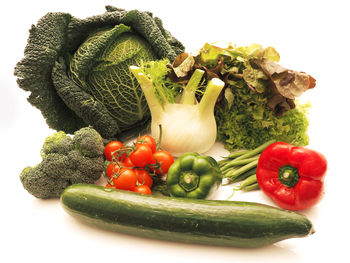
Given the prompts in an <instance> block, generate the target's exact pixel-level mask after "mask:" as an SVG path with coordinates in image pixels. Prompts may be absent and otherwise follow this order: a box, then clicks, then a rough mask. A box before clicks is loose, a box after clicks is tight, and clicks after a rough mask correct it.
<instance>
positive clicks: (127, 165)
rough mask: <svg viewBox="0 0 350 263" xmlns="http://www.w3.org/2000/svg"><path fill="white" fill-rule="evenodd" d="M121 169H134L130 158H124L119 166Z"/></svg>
mask: <svg viewBox="0 0 350 263" xmlns="http://www.w3.org/2000/svg"><path fill="white" fill-rule="evenodd" d="M120 165H121V166H123V167H134V166H135V165H134V164H133V163H132V161H131V159H130V157H126V158H125V160H124V161H123V162H122V163H121V164H120Z"/></svg>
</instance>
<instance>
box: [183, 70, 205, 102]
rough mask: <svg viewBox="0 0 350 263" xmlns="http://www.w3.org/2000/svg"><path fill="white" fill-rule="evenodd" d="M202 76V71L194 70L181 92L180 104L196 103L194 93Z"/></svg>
mask: <svg viewBox="0 0 350 263" xmlns="http://www.w3.org/2000/svg"><path fill="white" fill-rule="evenodd" d="M203 75H204V70H201V69H196V70H195V71H194V73H193V74H192V76H191V78H190V80H189V81H188V83H187V85H186V87H185V88H184V90H183V94H182V98H181V104H189V105H194V104H195V103H196V98H195V93H196V90H197V89H198V86H199V83H200V81H201V79H202V77H203Z"/></svg>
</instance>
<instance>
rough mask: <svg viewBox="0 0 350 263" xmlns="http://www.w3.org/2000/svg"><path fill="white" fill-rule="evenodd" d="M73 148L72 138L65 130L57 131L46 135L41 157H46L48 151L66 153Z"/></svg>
mask: <svg viewBox="0 0 350 263" xmlns="http://www.w3.org/2000/svg"><path fill="white" fill-rule="evenodd" d="M71 150H73V139H72V138H71V137H70V136H68V135H67V134H66V133H65V132H63V131H59V132H56V133H54V134H52V135H49V136H47V137H46V139H45V142H44V145H43V148H42V149H41V157H42V158H46V156H47V155H48V154H50V153H62V154H64V153H66V152H69V151H71Z"/></svg>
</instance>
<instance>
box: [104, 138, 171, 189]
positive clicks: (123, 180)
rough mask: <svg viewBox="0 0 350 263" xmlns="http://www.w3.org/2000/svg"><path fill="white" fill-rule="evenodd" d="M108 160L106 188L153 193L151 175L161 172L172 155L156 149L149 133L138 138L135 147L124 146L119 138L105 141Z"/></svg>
mask: <svg viewBox="0 0 350 263" xmlns="http://www.w3.org/2000/svg"><path fill="white" fill-rule="evenodd" d="M104 154H105V157H106V159H107V160H108V161H109V162H110V164H109V165H108V166H107V169H106V175H107V177H108V183H107V185H106V187H111V188H117V189H122V190H129V191H133V192H137V193H143V194H152V191H151V187H152V184H153V179H152V176H156V175H164V174H166V173H167V172H168V170H169V167H170V166H171V165H172V164H173V163H174V158H173V156H172V155H171V154H170V153H169V152H167V151H163V150H158V149H157V143H156V141H155V140H154V138H152V137H151V136H149V135H144V136H141V137H139V138H137V140H136V143H135V146H134V147H125V146H124V145H123V143H121V142H120V141H112V142H110V143H108V144H107V145H106V147H105V149H104Z"/></svg>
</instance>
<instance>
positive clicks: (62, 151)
mask: <svg viewBox="0 0 350 263" xmlns="http://www.w3.org/2000/svg"><path fill="white" fill-rule="evenodd" d="M103 149H104V145H103V141H102V137H101V136H100V134H99V133H98V132H97V131H96V130H94V129H92V128H90V127H86V128H82V129H80V130H78V131H77V132H76V133H75V134H74V136H73V138H72V137H71V136H69V135H67V134H65V133H64V132H62V131H59V132H57V133H55V134H52V135H50V136H48V137H47V138H46V140H45V142H44V145H43V148H42V149H41V156H42V158H43V159H42V161H41V163H39V164H38V165H36V166H34V167H26V168H24V169H23V171H22V173H21V175H20V180H21V182H22V184H23V187H24V188H25V189H26V190H27V191H28V192H29V193H30V194H32V195H34V196H35V197H37V198H42V199H48V198H58V197H59V196H60V194H61V193H62V191H63V190H64V189H65V188H66V187H68V186H69V185H72V184H76V183H90V184H93V183H94V182H95V181H96V180H98V179H99V178H100V177H101V175H102V173H103V170H104V157H103Z"/></svg>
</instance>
